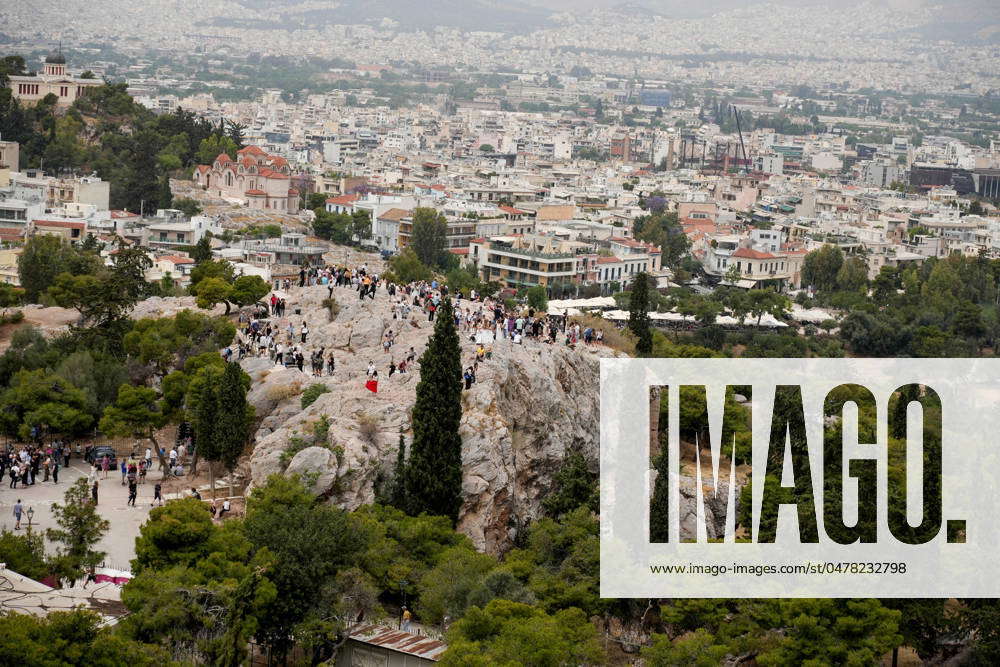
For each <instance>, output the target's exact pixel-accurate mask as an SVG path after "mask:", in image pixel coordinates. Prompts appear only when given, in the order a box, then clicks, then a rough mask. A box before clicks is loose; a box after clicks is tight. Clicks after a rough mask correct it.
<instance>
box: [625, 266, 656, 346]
mask: <svg viewBox="0 0 1000 667" xmlns="http://www.w3.org/2000/svg"><path fill="white" fill-rule="evenodd" d="M628 328H629V331H631V332H632V333H633V334H635V337H636V343H635V353H636V354H637V355H639V356H645V355H647V354H651V353H652V352H653V332H652V331H651V330H650V328H649V276H648V275H647V274H646V273H645V272H639V273H637V274H636V275H635V279H634V280H633V281H632V291H631V294H630V296H629V306H628Z"/></svg>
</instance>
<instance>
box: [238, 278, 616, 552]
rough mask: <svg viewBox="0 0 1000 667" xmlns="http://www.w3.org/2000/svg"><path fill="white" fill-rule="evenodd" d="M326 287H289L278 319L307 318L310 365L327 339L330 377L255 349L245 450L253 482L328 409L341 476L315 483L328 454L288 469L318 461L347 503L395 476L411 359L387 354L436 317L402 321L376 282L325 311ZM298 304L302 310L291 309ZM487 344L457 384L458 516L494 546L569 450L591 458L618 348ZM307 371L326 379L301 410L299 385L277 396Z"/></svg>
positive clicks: (339, 291)
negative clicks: (602, 391) (251, 423)
mask: <svg viewBox="0 0 1000 667" xmlns="http://www.w3.org/2000/svg"><path fill="white" fill-rule="evenodd" d="M370 265H371V264H370ZM327 294H328V292H327V288H326V287H324V286H316V287H306V288H301V289H300V288H298V287H293V288H292V289H291V290H290V299H289V300H288V313H289V315H288V316H287V317H285V318H281V319H280V321H279V326H280V327H281V328H282V329H284V328H285V327H287V323H288V322H289V321H290V322H291V323H292V324H293V326H294V327H295V329H296V331H297V330H298V327H299V326H300V325H301V322H302V320H303V319H305V320H306V321H307V322H308V323H309V327H310V332H311V333H310V336H309V339H308V342H307V344H306V346H305V347H306V350H305V352H306V357H307V364H308V356H309V353H310V352H311V351H312V350H313V349H316V348H318V347H323V348H324V349H325V351H326V353H327V354H329V353H330V351H331V350H332V351H333V354H334V358H335V360H336V370H335V372H334V373H333V375H332V376H329V377H323V378H314V377H308V372H309V367H308V365H307V367H306V374H302V373H299V372H298V371H297V370H296V371H284V370H281V369H278V370H268V369H266V368H262V367H261V364H260V363H259V361H258V360H244V361H243V367H244V369H245V370H247V372H248V373H250V374H251V375H252V376H253V377H254V386H253V389H252V390H251V392H250V394H249V396H248V400H249V401H250V402H251V403H252V404H253V405H254V406H255V407H256V408H257V410H258V416H261V417H263V421H262V422H261V425H260V429H259V431H258V433H257V441H256V445H255V448H254V451H253V454H252V456H251V459H250V471H251V477H252V481H251V490H252V488H253V487H254V486H259V485H260V484H263V483H264V482H265V480H266V479H267V477H268V475H270V474H272V473H274V472H280V471H281V466H280V457H281V452H282V451H284V450H285V449H286V448H287V447H288V446H289V444H290V442H291V440H292V438H303V437H308V435H309V434H310V433H311V431H312V425H313V424H315V423H316V422H317V421H319V419H320V417H321V416H326V417H327V419H328V420H329V422H330V428H329V439H328V442H329V444H330V446H332V447H334V448H336V449H337V451H338V452H342V454H341V455H340V457H339V468H338V473H337V474H338V478H337V480H336V481H335V482H331V483H330V486H329V487H328V488H327V485H326V481H323V482H322V483H320V482H319V480H326V479H328V476H329V469H330V467H331V466H330V465H329V462H328V459H324V461H320V460H319V459H318V458H317V459H312V458H309V459H307V458H303V459H302V460H301V461H300V462H299V463H298V464H297V465H296V470H301V471H302V472H308V471H309V470H310V469H312V470H319V471H320V473H319V475H320V476H319V478H318V480H317V485H316V487H315V489H314V490H316V491H317V492H318V493H320V494H323V495H328V496H329V499H330V502H334V503H336V504H338V505H340V506H342V507H345V508H347V509H355V508H357V507H359V506H361V505H363V504H365V503H370V502H373V501H374V500H375V494H376V490H377V488H376V486H377V484H378V483H379V482H380V480H384V479H387V478H389V477H390V476H391V473H392V468H393V466H394V465H395V459H396V451H397V447H398V442H399V435H400V432H403V433H404V437H405V439H406V442H407V447H409V443H410V440H411V435H410V428H411V424H410V410H411V408H412V406H413V403H414V399H415V389H416V385H417V382H418V381H419V379H420V374H419V369H418V368H414V369H413V372H411V373H407V374H403V375H401V374H399V373H396V374H394V375H393V376H392V377H388V365H389V362H390V361H391V360H395V362H396V363H397V364H398V363H399V361H400V360H401V359H402V358H403V357H405V356H406V354H407V351H408V350H409V348H410V347H413V349H414V352H415V354H416V356H417V359H418V360H419V357H420V355H421V354H422V353H423V351H424V348H425V345H426V342H427V339H428V337H429V336H430V334H431V333H432V331H433V323H431V322H428V321H427V317H426V315H424V314H423V313H422V312H421V311H419V310H414V312H413V314H411V316H410V317H409V318H408V319H407V320H395V319H393V317H392V310H391V308H390V299H389V297H388V295H387V294H386V292H385V290H384V289H380V290H379V292H378V294H377V295H376V298H375V299H374V300H370V299H365V301H364V302H361V301H359V300H358V297H357V292H356V291H354V290H353V289H348V288H334V290H333V298H334V299H336V300H337V302H338V304H339V306H340V312H339V314H338V315H337V316H336V318H335V319H334V320H333V321H332V322H331V321H330V318H329V314H328V312H327V309H326V308H325V307H323V305H322V302H323V300H324V299H326V298H327ZM458 305H459V307H460V308H465V307H466V306H468V305H469V304H468V302H464V303H460V304H458ZM295 308H298V309H300V311H301V313H300V314H298V315H296V314H294V309H295ZM389 330H391V331H393V332H394V333H395V334H396V336H397V337H396V343H395V345H394V346H393V347H392V348H391V349H390V351H389V353H388V354H386V353H385V352H384V351H383V349H382V347H381V341H382V336H383V334H384V332H386V331H389ZM470 335H471V334H470V333H469V332H460V337H461V344H462V363H463V366H470V365H472V364H473V361H474V356H475V344H474V343H473V342H471V341H470V338H469V337H470ZM283 342H284V341H283ZM296 342H298V341H296ZM492 351H493V354H492V358H491V359H487V360H486V361H484V362H481V363H480V364H479V367H478V371H477V383H476V384H475V385H473V387H472V389H471V390H470V391H466V392H464V393H463V408H464V409H463V417H462V423H461V427H460V433H461V435H462V461H463V468H464V471H463V472H464V474H463V497H464V505H463V508H462V511H461V513H460V517H459V523H458V527H459V529H460V530H461V531H462V532H464V533H465V534H467V535H468V536H469V537H470V538H471V539H472V540H473V542H474V543H475V544H476V546H477V547H479V548H481V549H485V550H487V551H491V552H496V551H500V550H502V549H505V548H507V547H509V545H510V543H511V540H512V538H513V537H514V535H515V534H516V531H517V530H518V529H520V528H521V527H523V526H525V525H526V524H527V523H528V522H529V521H531V520H533V519H534V518H536V517H537V516H538V515H539V512H540V508H541V501H542V499H543V498H544V496H545V495H546V494H547V493H548V491H549V490H550V488H551V486H552V476H553V474H554V473H555V472H556V470H558V468H559V466H560V465H561V463H562V460H563V457H564V456H565V454H566V451H567V450H568V449H570V448H576V449H579V450H580V451H582V452H583V453H584V454H585V455H586V456H587V457H588V458H590V459H591V460H594V461H596V459H597V455H598V445H599V429H598V417H599V413H600V400H599V392H598V382H599V363H598V361H599V359H600V357H602V356H612V355H613V354H614V352H613V351H611V350H610V349H609V348H604V347H596V346H595V347H592V348H586V347H585V346H582V345H581V346H579V347H578V348H577V349H570V348H568V347H566V346H564V345H560V344H555V345H548V344H546V343H540V342H535V341H526V342H525V343H524V344H523V345H513V344H512V343H510V342H508V341H506V340H501V341H499V342H497V343H494V344H493V345H492ZM369 361H373V362H374V363H375V365H376V368H377V370H378V372H379V386H378V393H377V394H373V393H371V392H369V391H368V390H366V389H365V386H364V385H365V381H366V379H367V377H366V369H367V366H368V362H369ZM313 382H323V383H324V384H326V386H327V387H328V388H329V389H330V391H329V392H328V393H325V394H322V395H320V397H319V398H318V399H317V400H316V401H315V402H314V403H313V404H312V405H310V406H309V407H308V408H306V409H305V410H301V409H299V398H298V395H295V396H288V397H284V398H282V397H281V396H282V392H289V393H290V390H289V389H287V388H288V387H294V386H297V387H298V388H300V389H305V388H306V387H308V386H309V384H311V383H313ZM305 451H308V450H303V451H302V452H300V453H299V454H298V455H297V456H296V459H298V457H299V456H302V454H303V453H304V452H305ZM309 456H310V457H312V456H316V457H318V456H319V454H318V453H316V454H310V455H309ZM313 466H316V467H315V468H314V467H313ZM291 469H292V468H291V467H290V468H289V470H291Z"/></svg>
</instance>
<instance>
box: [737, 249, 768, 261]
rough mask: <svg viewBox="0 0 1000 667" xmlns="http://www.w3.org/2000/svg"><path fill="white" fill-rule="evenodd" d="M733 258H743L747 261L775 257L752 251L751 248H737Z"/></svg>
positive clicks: (766, 253)
mask: <svg viewBox="0 0 1000 667" xmlns="http://www.w3.org/2000/svg"><path fill="white" fill-rule="evenodd" d="M731 256H732V257H743V258H745V259H774V255H772V254H771V253H768V252H761V251H759V250H751V249H750V248H737V249H736V252H734V253H733V254H732V255H731Z"/></svg>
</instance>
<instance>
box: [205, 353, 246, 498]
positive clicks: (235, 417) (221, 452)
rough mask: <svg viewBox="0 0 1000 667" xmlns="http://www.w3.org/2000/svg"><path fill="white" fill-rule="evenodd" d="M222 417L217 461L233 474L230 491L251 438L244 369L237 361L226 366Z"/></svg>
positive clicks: (218, 427)
mask: <svg viewBox="0 0 1000 667" xmlns="http://www.w3.org/2000/svg"><path fill="white" fill-rule="evenodd" d="M218 410H219V414H218V418H217V421H216V424H215V434H214V435H215V447H214V450H215V458H214V459H213V460H216V461H219V462H220V463H222V465H223V467H225V469H226V471H227V472H229V479H230V489H231V488H232V472H233V469H234V468H236V463H237V462H238V461H239V459H240V454H242V453H243V448H244V447H245V446H246V443H247V439H248V438H249V436H250V429H249V427H250V420H249V419H248V418H247V412H248V411H247V389H246V385H244V384H243V370H242V369H241V368H240V365H239V364H238V363H236V362H234V361H231V362H229V363H228V364H226V372H225V373H224V374H223V375H222V382H221V384H220V385H219V397H218Z"/></svg>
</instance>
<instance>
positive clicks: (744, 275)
mask: <svg viewBox="0 0 1000 667" xmlns="http://www.w3.org/2000/svg"><path fill="white" fill-rule="evenodd" d="M998 304H1000V10H998V8H997V6H995V5H994V4H993V3H991V2H985V1H980V0H954V1H953V2H947V1H945V0H941V1H940V2H938V3H933V2H930V1H925V0H887V1H872V0H868V1H865V2H857V3H855V2H849V1H848V2H842V3H836V6H827V5H824V4H823V3H814V2H809V1H808V0H798V1H794V0H789V1H788V2H785V3H781V2H778V3H774V4H772V3H758V2H736V1H730V0H717V1H716V2H711V3H708V5H707V6H705V7H690V6H687V5H685V4H683V3H680V2H674V1H673V0H663V1H662V2H659V1H656V0H637V1H635V2H629V3H618V2H614V1H612V0H582V1H581V2H573V3H571V2H566V1H563V0H522V1H521V2H511V3H497V2H486V1H485V0H477V1H473V2H468V3H459V2H451V1H448V0H433V1H431V2H427V3H402V2H396V1H394V0H380V1H378V2H370V3H361V2H356V1H355V0H344V1H341V2H327V1H325V0H309V1H299V0H207V1H205V2H199V3H194V2H190V1H188V0H150V1H149V2H142V3H127V2H123V1H121V0H96V1H93V0H92V1H90V2H86V3H84V2H80V1H79V0H68V1H67V2H62V3H54V2H51V0H26V1H24V2H20V3H9V4H5V5H4V6H2V7H0V307H2V309H3V311H2V314H0V433H2V438H3V441H2V443H0V477H2V478H3V479H5V480H7V481H8V484H9V485H8V487H4V489H3V490H2V492H0V508H2V512H4V513H5V514H4V516H5V517H6V518H5V519H3V520H0V529H2V532H0V656H9V657H6V658H4V659H0V662H2V663H4V664H7V663H8V662H9V663H10V664H26V665H35V664H38V665H64V664H65V665H92V664H107V665H117V664H126V663H130V664H133V665H139V664H149V665H167V664H170V665H173V664H176V665H194V664H217V665H227V666H230V665H231V666H237V665H257V664H260V665H264V664H267V665H271V664H312V665H321V664H322V665H338V666H351V667H353V666H355V665H357V666H359V667H360V666H368V665H376V664H378V665H387V666H393V665H413V664H416V665H429V664H432V663H440V664H442V665H484V666H485V665H522V664H523V665H532V666H536V665H537V666H549V665H552V666H557V665H602V664H609V665H649V666H661V665H662V666H667V665H698V666H703V665H704V666H708V665H735V664H759V665H801V664H809V665H828V664H829V665H869V664H870V665H874V664H886V665H888V664H892V665H893V666H894V667H895V665H900V664H901V665H919V664H928V665H945V664H947V665H959V664H961V665H987V664H996V663H997V661H998V660H1000V634H998V632H997V629H998V628H1000V606H998V605H997V603H996V601H995V600H990V599H947V600H946V599H919V598H912V597H909V596H907V595H906V594H905V592H904V591H900V595H899V598H898V599H897V598H893V599H874V598H868V599H847V598H837V599H795V598H789V599H726V598H708V599H685V598H644V599H609V598H602V597H601V596H600V586H599V581H598V569H599V568H598V565H599V552H598V544H599V536H600V530H601V527H600V512H599V506H598V498H599V491H598V467H599V466H598V459H599V456H598V453H599V448H600V445H601V433H600V428H601V427H600V411H601V397H600V391H599V387H600V384H599V383H600V362H601V360H602V359H604V360H607V359H624V358H629V357H643V358H676V357H688V358H692V357H693V358H713V357H719V358H723V357H725V358H739V357H747V358H749V357H770V358H788V357H792V358H854V357H906V358H916V359H919V358H935V357H937V358H941V357H983V358H992V357H995V356H996V350H997V344H998V341H1000V305H998ZM726 403H727V408H726V411H727V412H726V414H727V417H726V420H727V422H726V428H727V429H732V432H733V433H735V435H734V436H733V449H732V451H731V453H730V456H729V457H728V458H729V460H731V462H732V463H733V469H734V470H735V475H736V477H735V479H736V485H737V487H738V491H737V493H738V494H740V493H742V494H743V495H742V496H740V497H741V498H743V499H744V500H741V501H738V504H737V508H738V516H737V518H736V519H735V524H736V530H737V531H750V529H751V524H752V517H749V516H748V514H747V513H746V511H745V510H744V509H739V508H740V507H742V506H741V505H739V503H744V504H745V503H747V502H749V501H748V500H746V499H747V498H749V496H750V481H751V471H750V467H749V465H748V463H749V457H748V454H747V451H746V450H745V449H743V448H744V446H746V444H747V442H748V441H749V440H748V438H749V436H748V435H747V433H748V430H749V423H750V401H749V400H747V399H745V398H743V397H740V396H733V395H728V394H727V396H726ZM730 408H731V413H730ZM668 412H669V406H668V405H667V401H666V393H664V394H663V396H662V397H661V396H660V395H659V394H658V393H656V394H654V395H651V400H650V423H651V426H650V442H649V445H648V446H649V471H648V472H649V480H650V481H649V485H650V488H649V496H650V502H651V508H652V514H651V519H650V521H651V523H650V526H649V534H650V541H651V542H657V541H658V540H657V539H656V536H657V531H659V530H661V529H662V530H665V527H664V526H663V525H659V524H657V519H656V518H655V516H656V514H655V512H656V508H657V506H658V503H660V502H661V499H662V496H661V492H662V493H665V492H666V480H667V479H668V477H669V474H668V473H669V472H670V471H671V468H670V466H671V465H672V464H673V465H679V466H680V470H681V471H682V474H681V475H680V482H679V487H680V491H679V493H680V495H681V501H682V504H684V503H686V505H685V506H684V507H682V511H681V517H680V519H679V523H680V530H681V533H682V535H687V536H688V537H693V536H694V535H695V534H696V531H695V528H694V525H695V521H696V519H697V520H700V518H699V517H700V513H702V512H706V513H707V515H708V523H709V525H710V526H711V525H712V521H713V513H716V514H717V513H718V512H719V511H720V510H718V508H715V507H709V508H707V509H702V508H698V507H696V506H697V505H698V502H697V501H696V496H699V493H697V492H696V486H697V485H698V482H697V481H696V480H697V479H700V473H702V472H703V469H702V468H699V466H700V465H704V464H703V463H701V462H700V461H703V460H704V459H703V458H702V459H699V458H698V456H697V455H696V454H695V453H691V452H696V451H697V448H698V445H697V444H693V443H698V442H699V439H700V441H701V442H706V441H707V440H709V437H708V418H707V416H706V417H704V418H703V417H702V415H700V414H689V413H685V412H684V410H683V408H682V409H681V416H680V427H679V428H680V439H681V440H682V441H683V442H685V443H687V445H688V446H689V448H690V452H689V453H690V458H687V455H686V454H684V453H683V452H684V451H687V450H684V449H682V455H681V456H682V460H680V461H679V462H677V461H674V462H671V461H669V460H668V456H667V448H666V436H665V435H664V433H663V432H662V430H661V431H658V427H657V422H659V424H660V427H659V428H661V429H662V428H663V426H664V425H665V424H666V423H667V421H668ZM706 414H707V412H706ZM730 414H732V415H734V417H733V419H734V421H733V422H732V423H730V421H729V420H730V416H729V415H730ZM845 429H846V427H845ZM727 432H729V431H727ZM904 442H905V440H904ZM709 458H711V457H709ZM726 467H728V463H727V466H726ZM710 468H711V464H708V469H710ZM890 474H892V472H891V471H890ZM765 481H766V483H767V484H774V485H779V484H780V480H779V479H777V478H773V477H772V476H768V477H767V478H766V479H765ZM721 511H722V514H721V518H720V517H719V516H715V518H714V520H716V523H719V521H721V525H723V526H724V524H725V522H726V518H725V513H724V512H725V508H722V510H721ZM637 516H638V517H640V518H641V517H642V516H644V515H643V514H641V513H638V514H637ZM713 530H714V529H713V528H709V534H708V539H714V538H717V537H718V538H721V537H722V533H721V531H722V528H719V531H720V532H719V533H718V534H716V533H715V532H713ZM739 534H744V533H743V532H740V533H739ZM15 656H16V657H15Z"/></svg>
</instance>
